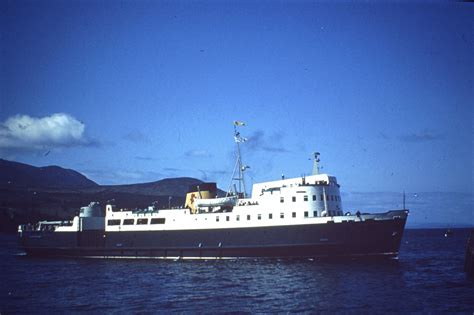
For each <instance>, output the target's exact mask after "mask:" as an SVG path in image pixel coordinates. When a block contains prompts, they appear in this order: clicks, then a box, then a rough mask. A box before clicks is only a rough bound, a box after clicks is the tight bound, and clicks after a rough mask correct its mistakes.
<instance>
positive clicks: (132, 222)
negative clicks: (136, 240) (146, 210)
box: [122, 219, 135, 225]
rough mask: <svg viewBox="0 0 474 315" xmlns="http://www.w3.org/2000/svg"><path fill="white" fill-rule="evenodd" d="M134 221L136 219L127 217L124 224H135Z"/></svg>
mask: <svg viewBox="0 0 474 315" xmlns="http://www.w3.org/2000/svg"><path fill="white" fill-rule="evenodd" d="M134 221H135V220H133V219H125V220H123V223H122V224H123V225H133V224H134V223H135V222H134Z"/></svg>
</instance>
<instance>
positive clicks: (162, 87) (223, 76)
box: [0, 1, 474, 223]
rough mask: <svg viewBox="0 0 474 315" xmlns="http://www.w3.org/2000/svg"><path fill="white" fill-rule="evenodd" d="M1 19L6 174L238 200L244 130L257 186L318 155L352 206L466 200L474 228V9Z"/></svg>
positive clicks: (150, 6)
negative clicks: (234, 174)
mask: <svg viewBox="0 0 474 315" xmlns="http://www.w3.org/2000/svg"><path fill="white" fill-rule="evenodd" d="M0 5H1V19H0V25H1V60H0V64H1V77H0V88H1V90H0V158H5V159H9V160H15V161H20V162H24V163H29V164H33V165H37V166H43V165H51V164H56V165H60V166H62V167H66V168H73V169H76V170H78V171H80V172H82V173H84V174H85V175H87V176H88V177H89V178H91V179H92V180H94V181H96V182H98V183H100V184H121V183H136V182H147V181H154V180H158V179H162V178H165V177H177V176H190V177H196V178H200V179H203V180H209V181H217V182H218V185H219V186H220V187H222V188H224V189H225V188H226V187H227V185H228V183H229V179H230V175H231V174H230V173H231V171H232V167H233V164H234V161H233V157H232V154H233V151H234V143H233V137H232V133H233V126H232V122H233V121H234V120H241V121H245V122H246V123H247V126H246V127H243V128H242V129H241V133H242V135H243V136H245V137H247V138H249V141H248V142H247V143H246V144H245V145H244V147H243V158H244V161H245V163H246V164H248V165H250V167H251V169H250V171H249V172H248V175H249V178H248V180H249V181H250V182H252V181H253V182H259V181H265V180H271V179H275V178H279V177H280V176H281V174H282V173H284V174H285V175H286V176H287V177H290V176H300V175H302V174H309V173H310V172H311V168H312V165H311V161H309V160H308V158H309V157H310V156H311V153H312V152H314V151H316V150H317V151H319V152H321V158H322V166H323V171H325V172H329V173H331V174H334V175H336V176H337V177H338V180H339V182H340V183H341V184H342V189H343V191H345V192H347V193H348V194H349V193H355V192H360V193H373V192H392V193H399V192H401V191H403V190H405V191H407V192H410V193H415V192H416V193H417V194H418V196H420V195H419V193H420V192H430V193H434V192H441V193H450V192H452V193H457V194H461V195H462V196H463V197H460V198H464V200H465V202H464V203H463V204H465V207H464V208H463V209H464V210H462V211H464V213H465V214H467V215H468V216H470V220H471V222H473V223H474V218H473V214H472V200H473V199H472V198H473V197H472V195H473V165H472V161H473V147H474V143H473V125H474V124H473V123H474V121H473V119H474V118H473V109H472V107H473V105H472V103H473V99H474V95H473V94H474V92H473V90H474V89H473V86H474V84H473V83H474V65H473V58H472V56H473V55H474V34H473V29H474V28H473V26H474V25H473V20H474V6H473V5H472V4H468V3H437V2H430V3H422V2H417V3H414V4H411V3H384V4H380V3H371V2H369V3H366V2H355V3H354V2H339V3H336V4H333V3H328V2H311V1H292V2H290V1H278V2H277V1H228V2H224V1H121V2H118V1H31V2H30V1H2V2H1V3H0ZM351 196H353V195H351ZM421 196H422V195H421ZM457 196H458V197H459V195H457ZM384 200H386V199H384ZM430 200H433V198H431V199H430ZM351 205H352V204H349V206H351ZM434 206H435V205H434ZM346 208H347V205H346ZM440 219H442V220H444V219H443V218H442V216H440Z"/></svg>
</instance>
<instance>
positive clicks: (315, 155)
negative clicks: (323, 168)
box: [313, 152, 321, 175]
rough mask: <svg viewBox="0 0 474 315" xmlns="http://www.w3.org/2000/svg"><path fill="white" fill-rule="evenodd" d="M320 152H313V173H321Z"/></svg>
mask: <svg viewBox="0 0 474 315" xmlns="http://www.w3.org/2000/svg"><path fill="white" fill-rule="evenodd" d="M319 156H320V153H319V152H314V153H313V161H314V162H313V175H318V174H319V162H320V161H321V160H320V159H319Z"/></svg>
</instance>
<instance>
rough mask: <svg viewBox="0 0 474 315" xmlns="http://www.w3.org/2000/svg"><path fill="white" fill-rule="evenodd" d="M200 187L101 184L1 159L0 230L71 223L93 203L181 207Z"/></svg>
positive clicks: (183, 180)
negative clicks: (39, 223) (190, 190)
mask: <svg viewBox="0 0 474 315" xmlns="http://www.w3.org/2000/svg"><path fill="white" fill-rule="evenodd" d="M199 183H202V181H201V180H199V179H196V178H192V177H178V178H165V179H161V180H157V181H154V182H147V183H137V184H125V185H99V184H97V183H95V182H94V181H92V180H90V179H88V178H87V177H85V176H84V175H82V174H81V173H79V172H77V171H75V170H71V169H64V168H62V167H59V166H45V167H35V166H31V165H28V164H23V163H19V162H12V161H7V160H3V159H0V231H3V232H14V231H15V230H16V229H17V226H18V224H24V223H28V222H36V221H38V220H69V219H71V218H72V217H73V216H74V215H75V214H76V213H77V211H78V210H79V209H80V207H83V206H86V205H88V204H89V203H90V202H91V201H98V202H100V203H101V205H103V206H104V205H105V204H106V203H107V202H108V201H109V200H114V203H115V205H116V206H117V207H118V208H141V209H143V208H145V207H147V206H149V205H150V204H152V203H154V202H157V204H158V207H159V208H168V207H169V206H171V207H179V206H183V205H184V200H185V196H186V193H187V191H188V188H189V186H190V185H196V184H199ZM220 193H222V191H220ZM170 197H172V198H170Z"/></svg>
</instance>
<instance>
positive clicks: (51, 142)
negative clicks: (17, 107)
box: [0, 113, 94, 150]
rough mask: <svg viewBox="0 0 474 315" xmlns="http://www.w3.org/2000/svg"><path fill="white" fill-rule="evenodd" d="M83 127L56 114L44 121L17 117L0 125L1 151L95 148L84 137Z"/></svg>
mask: <svg viewBox="0 0 474 315" xmlns="http://www.w3.org/2000/svg"><path fill="white" fill-rule="evenodd" d="M85 128H86V126H85V124H84V123H82V122H80V121H78V120H77V119H76V118H74V117H72V116H70V115H68V114H64V113H56V114H53V115H51V116H45V117H39V118H37V117H31V116H28V115H16V116H12V117H10V118H8V119H7V120H6V121H4V122H2V123H0V149H1V148H3V149H26V150H37V149H44V148H58V147H71V146H81V145H91V144H94V143H93V141H91V140H90V139H88V138H87V137H86V136H85Z"/></svg>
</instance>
